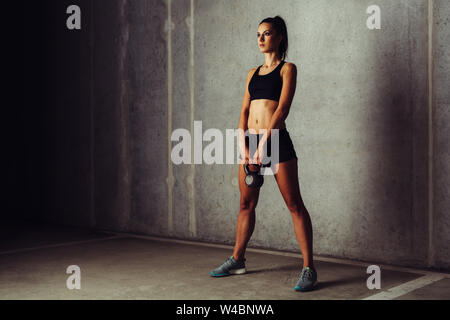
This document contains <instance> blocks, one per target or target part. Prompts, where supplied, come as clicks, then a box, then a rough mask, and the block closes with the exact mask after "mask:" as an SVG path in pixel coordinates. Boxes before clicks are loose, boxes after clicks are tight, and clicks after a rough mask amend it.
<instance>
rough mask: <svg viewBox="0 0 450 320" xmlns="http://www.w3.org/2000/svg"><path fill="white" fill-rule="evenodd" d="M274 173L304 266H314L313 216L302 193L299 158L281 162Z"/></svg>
mask: <svg viewBox="0 0 450 320" xmlns="http://www.w3.org/2000/svg"><path fill="white" fill-rule="evenodd" d="M277 165H278V171H277V173H276V174H275V175H274V176H275V180H276V181H277V184H278V187H279V189H280V192H281V195H282V196H283V199H284V201H285V203H286V205H287V207H288V209H289V211H290V213H291V216H292V221H293V222H294V231H295V235H296V237H297V241H298V243H299V245H300V250H301V252H302V256H303V267H306V266H309V267H311V268H314V263H313V232H312V224H311V218H310V216H309V212H308V210H307V209H306V207H305V205H304V203H303V199H302V197H301V195H300V186H299V183H298V167H297V159H295V158H294V159H291V160H289V161H285V162H280V163H278V164H277Z"/></svg>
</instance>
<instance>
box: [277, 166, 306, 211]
mask: <svg viewBox="0 0 450 320" xmlns="http://www.w3.org/2000/svg"><path fill="white" fill-rule="evenodd" d="M277 166H278V170H277V173H276V174H275V175H274V176H275V180H276V182H277V184H278V188H279V189H280V192H281V195H282V196H283V199H284V201H285V203H286V205H287V207H288V209H289V210H290V211H291V212H292V211H301V210H302V209H303V207H304V203H303V199H302V196H301V194H300V185H299V182H298V165H297V159H295V158H293V159H291V160H289V161H284V162H280V163H278V164H277Z"/></svg>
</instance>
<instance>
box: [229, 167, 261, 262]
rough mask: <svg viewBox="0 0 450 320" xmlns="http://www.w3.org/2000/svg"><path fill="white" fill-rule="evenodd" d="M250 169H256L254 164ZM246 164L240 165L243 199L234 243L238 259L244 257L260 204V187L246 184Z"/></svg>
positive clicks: (234, 253)
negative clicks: (251, 186)
mask: <svg viewBox="0 0 450 320" xmlns="http://www.w3.org/2000/svg"><path fill="white" fill-rule="evenodd" d="M250 169H252V170H254V168H253V166H250ZM244 179H245V171H244V165H242V164H240V165H239V190H240V192H241V200H240V205H239V214H238V220H237V228H236V243H235V245H234V251H233V257H234V259H236V260H241V259H243V258H244V255H245V249H246V248H247V243H248V241H249V240H250V238H251V236H252V234H253V230H254V229H255V209H256V205H257V204H258V198H259V191H260V188H249V187H248V186H247V185H246V184H245V180H244Z"/></svg>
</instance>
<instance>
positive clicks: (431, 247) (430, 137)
mask: <svg viewBox="0 0 450 320" xmlns="http://www.w3.org/2000/svg"><path fill="white" fill-rule="evenodd" d="M433 2H434V1H433V0H428V267H431V266H434V264H435V258H434V254H435V252H434V208H433V200H434V188H433V187H434V186H433V169H434V168H433V158H434V157H433V153H434V148H433V143H434V141H433V102H434V101H433V71H434V70H433V27H434V26H433V24H434V19H433V17H434V3H433Z"/></svg>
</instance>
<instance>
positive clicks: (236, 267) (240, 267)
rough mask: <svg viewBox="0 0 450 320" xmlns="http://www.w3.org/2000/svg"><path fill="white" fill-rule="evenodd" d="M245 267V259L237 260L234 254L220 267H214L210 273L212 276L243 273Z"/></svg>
mask: <svg viewBox="0 0 450 320" xmlns="http://www.w3.org/2000/svg"><path fill="white" fill-rule="evenodd" d="M246 271H247V270H246V269H245V259H243V260H240V261H236V260H234V257H233V256H230V257H229V258H228V259H227V260H226V261H225V262H224V263H223V264H222V265H221V266H220V267H218V268H216V269H214V270H213V271H211V272H210V273H209V275H210V276H211V277H224V276H229V275H232V274H243V273H245V272H246Z"/></svg>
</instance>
